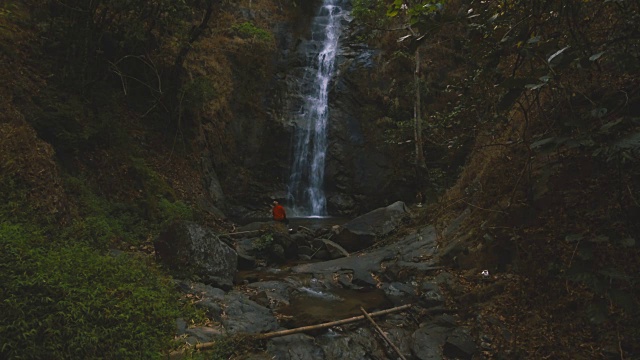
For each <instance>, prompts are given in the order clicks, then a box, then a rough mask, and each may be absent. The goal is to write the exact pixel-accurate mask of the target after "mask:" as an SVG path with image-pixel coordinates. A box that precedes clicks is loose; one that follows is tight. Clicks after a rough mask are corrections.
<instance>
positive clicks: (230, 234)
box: [220, 230, 262, 236]
mask: <svg viewBox="0 0 640 360" xmlns="http://www.w3.org/2000/svg"><path fill="white" fill-rule="evenodd" d="M260 231H262V230H247V231H238V232H232V233H226V234H220V236H233V235H241V234H250V233H254V232H260Z"/></svg>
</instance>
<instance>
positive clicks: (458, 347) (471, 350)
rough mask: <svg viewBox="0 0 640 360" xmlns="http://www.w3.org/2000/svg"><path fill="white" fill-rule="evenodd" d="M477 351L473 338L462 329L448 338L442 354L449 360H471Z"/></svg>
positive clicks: (455, 331)
mask: <svg viewBox="0 0 640 360" xmlns="http://www.w3.org/2000/svg"><path fill="white" fill-rule="evenodd" d="M477 350H478V348H477V346H476V343H475V342H474V341H473V338H471V336H470V335H469V334H467V333H465V332H464V331H463V330H462V329H456V330H454V331H453V333H452V334H450V335H449V336H448V337H447V341H446V342H445V344H444V347H443V348H442V354H443V355H444V356H446V357H449V358H454V359H465V360H470V359H471V358H473V354H475V353H476V351H477Z"/></svg>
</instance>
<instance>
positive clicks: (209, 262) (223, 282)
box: [154, 222, 238, 289]
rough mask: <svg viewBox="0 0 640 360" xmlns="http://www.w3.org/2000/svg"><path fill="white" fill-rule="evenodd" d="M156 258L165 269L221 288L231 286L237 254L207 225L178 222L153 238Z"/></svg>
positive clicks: (235, 268) (236, 265)
mask: <svg viewBox="0 0 640 360" xmlns="http://www.w3.org/2000/svg"><path fill="white" fill-rule="evenodd" d="M154 247H155V250H156V257H157V259H158V260H159V261H160V262H161V263H162V264H163V265H165V266H166V267H167V268H169V269H170V270H172V271H174V272H178V273H179V274H181V275H186V276H188V277H191V276H197V277H198V278H199V279H200V281H202V282H203V283H206V284H210V285H214V286H217V287H220V288H223V289H229V288H231V287H232V286H233V278H234V276H235V273H236V271H237V267H238V255H237V254H236V252H235V250H233V249H232V248H231V247H229V245H227V244H225V243H224V242H223V241H221V240H220V238H219V237H218V236H217V235H216V234H215V233H214V232H213V231H212V230H211V229H208V228H206V227H203V226H200V225H198V224H196V223H193V222H177V223H174V224H173V225H171V226H170V227H169V228H168V229H167V230H165V231H164V232H163V233H161V234H160V236H159V237H158V238H157V239H156V240H155V241H154Z"/></svg>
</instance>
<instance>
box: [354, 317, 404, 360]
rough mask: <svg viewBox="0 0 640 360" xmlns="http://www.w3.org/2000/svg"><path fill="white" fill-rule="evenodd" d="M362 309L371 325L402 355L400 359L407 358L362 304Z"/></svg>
mask: <svg viewBox="0 0 640 360" xmlns="http://www.w3.org/2000/svg"><path fill="white" fill-rule="evenodd" d="M360 311H362V313H363V314H364V316H366V318H367V320H369V322H370V323H371V325H373V327H375V328H376V330H377V331H378V334H380V336H382V337H383V338H384V340H385V341H386V342H387V344H389V345H390V346H391V347H392V348H393V350H394V351H395V352H396V354H398V356H400V359H402V360H407V358H405V357H404V355H402V353H401V352H400V349H398V347H397V346H395V344H394V343H393V342H391V340H389V337H387V335H386V334H385V333H384V331H382V329H381V328H380V326H378V324H376V322H375V321H373V318H372V317H371V316H370V315H369V313H367V311H366V310H365V309H364V308H363V307H362V306H360Z"/></svg>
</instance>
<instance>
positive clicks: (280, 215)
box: [271, 200, 289, 225]
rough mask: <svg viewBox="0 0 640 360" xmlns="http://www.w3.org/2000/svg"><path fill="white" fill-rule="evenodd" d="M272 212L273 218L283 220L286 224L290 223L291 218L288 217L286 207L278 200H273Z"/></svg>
mask: <svg viewBox="0 0 640 360" xmlns="http://www.w3.org/2000/svg"><path fill="white" fill-rule="evenodd" d="M271 213H272V214H273V220H274V221H278V222H281V223H283V224H285V225H289V219H287V212H286V211H285V209H284V206H282V205H280V203H279V202H278V201H277V200H274V201H273V208H272V209H271Z"/></svg>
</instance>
